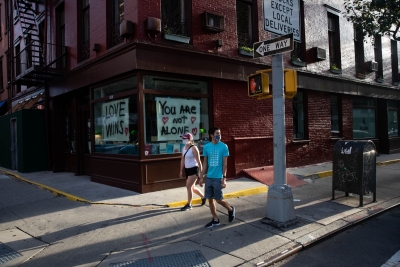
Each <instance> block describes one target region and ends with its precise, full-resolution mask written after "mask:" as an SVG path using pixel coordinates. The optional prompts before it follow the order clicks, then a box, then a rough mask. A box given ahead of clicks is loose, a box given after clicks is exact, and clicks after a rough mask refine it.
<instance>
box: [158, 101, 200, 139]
mask: <svg viewBox="0 0 400 267" xmlns="http://www.w3.org/2000/svg"><path fill="white" fill-rule="evenodd" d="M156 101H157V103H156V112H157V139H158V141H164V140H165V141H169V140H174V141H175V140H180V139H181V137H180V136H181V135H182V134H184V133H186V132H189V133H191V134H192V135H193V138H194V139H199V132H200V100H187V99H182V98H165V97H157V98H156Z"/></svg>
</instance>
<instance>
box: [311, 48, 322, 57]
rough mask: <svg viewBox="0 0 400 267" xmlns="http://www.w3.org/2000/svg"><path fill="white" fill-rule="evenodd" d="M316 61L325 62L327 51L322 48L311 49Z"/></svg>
mask: <svg viewBox="0 0 400 267" xmlns="http://www.w3.org/2000/svg"><path fill="white" fill-rule="evenodd" d="M311 50H312V54H313V57H314V59H316V60H325V59H326V50H325V49H323V48H320V47H313V48H311Z"/></svg>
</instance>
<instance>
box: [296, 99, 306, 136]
mask: <svg viewBox="0 0 400 267" xmlns="http://www.w3.org/2000/svg"><path fill="white" fill-rule="evenodd" d="M305 137H306V135H305V111H304V93H303V92H297V94H296V95H295V96H294V97H293V138H294V139H304V138H305Z"/></svg>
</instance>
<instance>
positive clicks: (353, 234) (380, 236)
mask: <svg viewBox="0 0 400 267" xmlns="http://www.w3.org/2000/svg"><path fill="white" fill-rule="evenodd" d="M399 237H400V206H398V207H396V208H394V209H392V210H389V211H387V212H385V213H383V214H381V215H379V216H378V217H372V218H371V219H369V220H367V221H365V222H363V223H360V224H358V225H357V226H355V227H353V228H350V229H347V230H345V231H343V232H340V233H338V234H337V235H335V236H332V237H330V238H328V239H325V240H324V241H321V242H319V243H316V244H315V245H313V246H312V247H309V248H307V249H305V250H302V251H300V252H299V253H298V254H296V255H293V256H291V257H289V258H287V259H285V260H283V261H281V262H279V263H276V264H275V265H274V266H275V267H281V266H282V267H283V266H284V267H291V266H296V267H303V266H304V267H314V266H315V267H317V266H318V267H320V266H324V267H346V266H349V267H351V266H357V267H363V266H365V267H379V266H382V265H383V264H384V263H385V262H386V261H387V260H388V259H390V258H391V257H392V256H393V255H394V254H395V253H396V252H397V251H399V250H400V238H399Z"/></svg>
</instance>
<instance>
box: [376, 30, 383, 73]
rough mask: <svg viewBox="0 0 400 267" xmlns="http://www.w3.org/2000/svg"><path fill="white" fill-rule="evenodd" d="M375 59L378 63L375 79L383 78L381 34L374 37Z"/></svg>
mask: <svg viewBox="0 0 400 267" xmlns="http://www.w3.org/2000/svg"><path fill="white" fill-rule="evenodd" d="M374 52H375V61H376V62H377V63H378V71H377V72H376V73H375V75H376V78H377V79H383V60H382V36H381V35H375V37H374Z"/></svg>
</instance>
